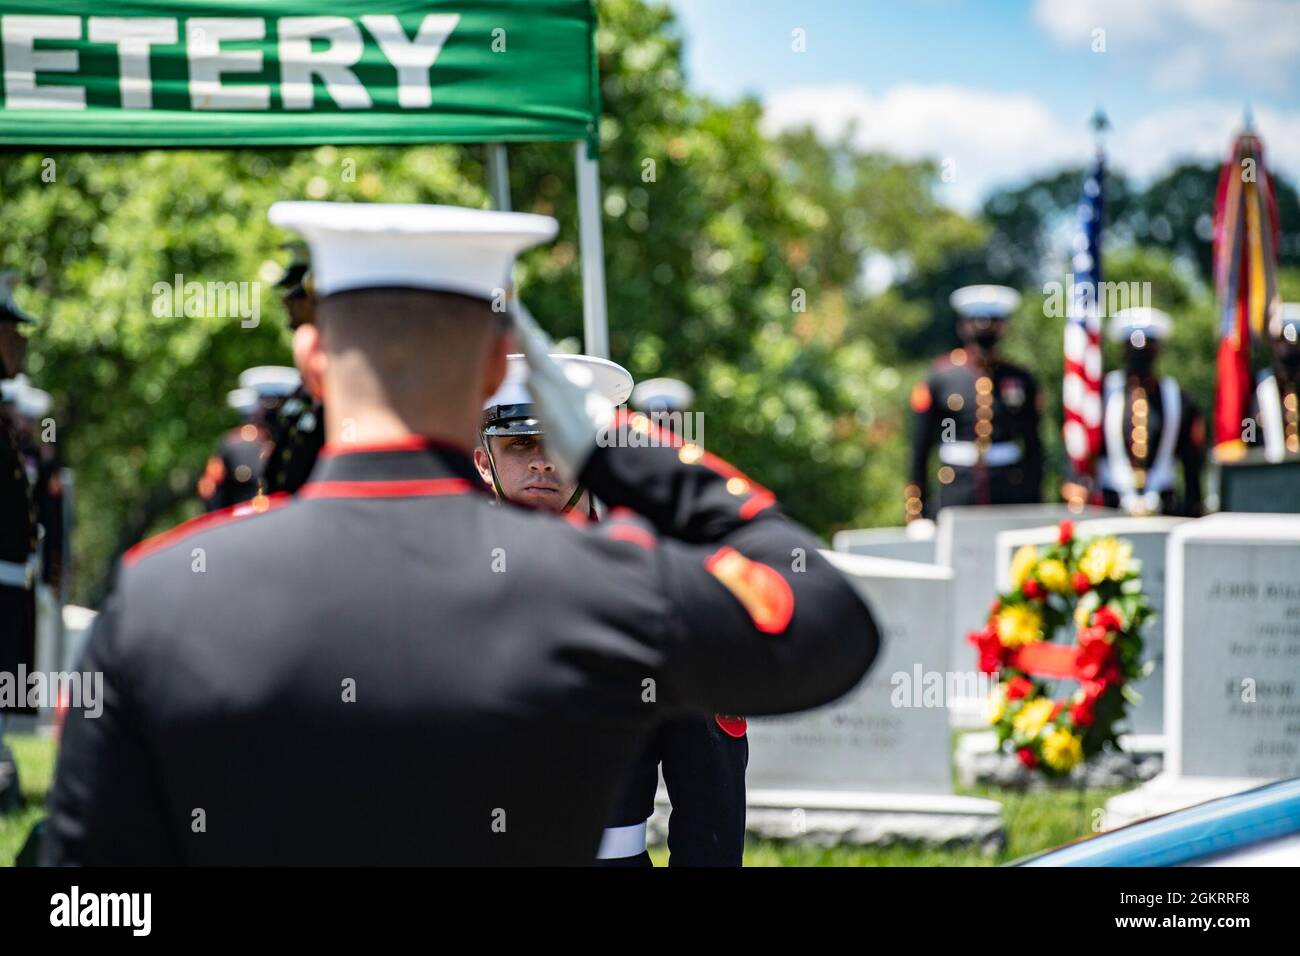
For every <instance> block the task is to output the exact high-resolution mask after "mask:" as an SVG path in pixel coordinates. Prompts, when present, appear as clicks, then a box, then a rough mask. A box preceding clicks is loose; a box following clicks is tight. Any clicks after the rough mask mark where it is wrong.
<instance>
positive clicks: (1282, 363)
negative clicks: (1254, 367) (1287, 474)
mask: <svg viewBox="0 0 1300 956" xmlns="http://www.w3.org/2000/svg"><path fill="white" fill-rule="evenodd" d="M1268 331H1269V345H1270V352H1271V357H1272V366H1271V367H1270V368H1268V369H1265V370H1264V371H1263V372H1261V373H1260V376H1259V383H1258V384H1257V385H1256V386H1255V421H1256V424H1257V428H1256V435H1255V437H1256V443H1261V444H1263V446H1264V457H1265V459H1266V460H1268V461H1271V462H1280V461H1285V460H1286V459H1287V458H1295V457H1300V303H1298V302H1284V303H1282V304H1281V307H1280V308H1279V309H1278V310H1277V311H1276V312H1275V314H1274V316H1273V317H1272V318H1271V320H1270V321H1269V330H1268Z"/></svg>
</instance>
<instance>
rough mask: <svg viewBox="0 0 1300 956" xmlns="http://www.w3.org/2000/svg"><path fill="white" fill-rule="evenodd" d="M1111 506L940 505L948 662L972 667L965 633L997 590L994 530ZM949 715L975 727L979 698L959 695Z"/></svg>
mask: <svg viewBox="0 0 1300 956" xmlns="http://www.w3.org/2000/svg"><path fill="white" fill-rule="evenodd" d="M1119 514H1120V512H1119V511H1117V510H1115V509H1113V508H1094V507H1091V506H1088V507H1084V508H1081V509H1072V508H1070V507H1069V506H1067V505H1063V504H1058V505H996V506H991V505H990V506H962V507H953V508H944V509H943V510H942V511H940V512H939V522H938V532H937V534H936V542H935V558H934V559H935V563H936V564H940V565H943V566H944V567H949V568H952V573H953V577H952V592H953V593H952V604H951V619H950V621H949V625H948V661H949V663H948V666H949V667H950V668H951V669H953V670H966V669H968V668H972V667H974V666H975V660H976V657H975V649H974V648H973V647H971V645H970V644H969V643H968V642H967V640H966V635H967V634H969V633H970V632H971V631H977V630H979V629H980V628H981V627H983V626H984V621H985V619H986V618H987V617H988V610H989V605H990V604H992V603H993V598H994V597H995V596H996V594H997V591H996V587H997V578H996V575H995V572H994V567H995V564H996V561H995V559H996V547H997V535H998V532H1000V531H1011V530H1014V529H1016V528H1037V527H1041V526H1043V525H1051V524H1058V523H1059V522H1061V521H1063V520H1065V519H1066V518H1069V519H1071V520H1075V521H1077V520H1079V519H1081V518H1089V517H1093V518H1100V517H1108V516H1109V517H1114V516H1118V515H1119ZM949 715H950V717H951V719H952V722H953V724H954V726H957V727H961V728H967V729H972V728H980V727H983V726H984V724H985V722H984V719H983V701H980V700H978V699H974V698H958V699H957V700H954V701H953V702H952V705H951V707H950V708H949Z"/></svg>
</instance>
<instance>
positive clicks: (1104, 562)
mask: <svg viewBox="0 0 1300 956" xmlns="http://www.w3.org/2000/svg"><path fill="white" fill-rule="evenodd" d="M1132 560H1133V545H1131V544H1129V542H1127V541H1120V540H1119V539H1118V538H1098V539H1097V540H1096V541H1093V542H1092V543H1090V544H1089V545H1088V547H1087V550H1085V551H1084V552H1083V557H1082V558H1080V559H1079V570H1080V571H1082V572H1083V573H1084V574H1086V575H1087V576H1088V580H1089V581H1091V582H1092V583H1093V584H1100V583H1101V582H1102V581H1106V580H1111V581H1122V580H1124V576H1125V575H1127V574H1128V572H1129V568H1130V567H1131V565H1132Z"/></svg>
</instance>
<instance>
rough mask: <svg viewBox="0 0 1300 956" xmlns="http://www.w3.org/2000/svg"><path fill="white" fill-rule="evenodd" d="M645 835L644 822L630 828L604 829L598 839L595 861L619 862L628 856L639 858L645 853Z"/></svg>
mask: <svg viewBox="0 0 1300 956" xmlns="http://www.w3.org/2000/svg"><path fill="white" fill-rule="evenodd" d="M645 834H646V825H645V821H642V822H641V823H634V824H632V825H631V826H630V827H606V828H605V832H604V834H603V835H602V836H601V838H600V849H599V850H597V851H596V859H598V860H621V859H624V858H625V857H629V856H640V855H641V854H642V853H644V852H645Z"/></svg>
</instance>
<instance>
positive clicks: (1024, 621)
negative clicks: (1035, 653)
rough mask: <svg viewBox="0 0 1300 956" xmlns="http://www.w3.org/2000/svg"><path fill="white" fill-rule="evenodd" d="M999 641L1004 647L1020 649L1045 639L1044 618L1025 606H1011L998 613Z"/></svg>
mask: <svg viewBox="0 0 1300 956" xmlns="http://www.w3.org/2000/svg"><path fill="white" fill-rule="evenodd" d="M995 620H996V621H997V629H998V640H1000V641H1001V642H1002V646H1003V647H1020V646H1021V645H1024V644H1032V643H1034V642H1035V641H1041V640H1042V639H1043V618H1042V615H1040V614H1039V613H1038V612H1037V611H1036V610H1034V609H1033V608H1032V607H1029V606H1027V605H1024V604H1009V605H1007V606H1006V607H1004V608H1003V609H1002V610H1001V611H999V612H998V615H997V617H996V618H995Z"/></svg>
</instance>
